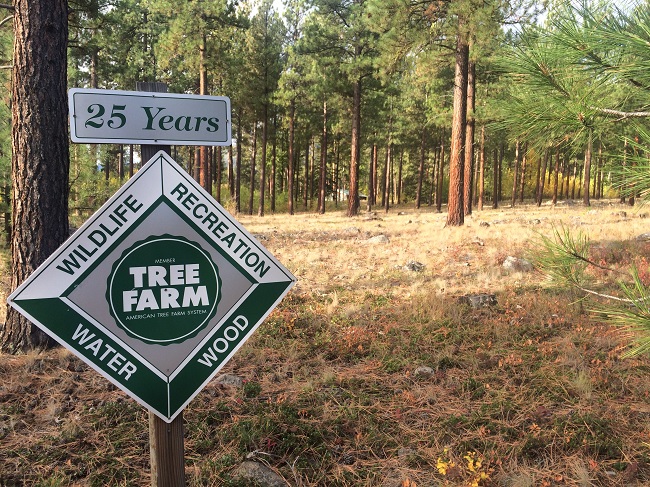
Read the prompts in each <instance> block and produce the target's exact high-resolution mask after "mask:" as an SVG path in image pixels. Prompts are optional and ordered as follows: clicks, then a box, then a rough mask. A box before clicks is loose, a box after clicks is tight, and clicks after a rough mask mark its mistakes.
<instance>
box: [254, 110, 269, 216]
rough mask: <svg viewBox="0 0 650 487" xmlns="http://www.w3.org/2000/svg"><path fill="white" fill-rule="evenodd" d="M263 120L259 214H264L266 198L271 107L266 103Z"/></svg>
mask: <svg viewBox="0 0 650 487" xmlns="http://www.w3.org/2000/svg"><path fill="white" fill-rule="evenodd" d="M262 117H263V118H264V119H263V120H262V160H261V161H260V205H259V208H258V209H257V216H264V198H265V197H266V145H267V144H268V140H269V107H268V105H266V104H265V105H264V113H263V114H262Z"/></svg>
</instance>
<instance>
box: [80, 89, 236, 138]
mask: <svg viewBox="0 0 650 487" xmlns="http://www.w3.org/2000/svg"><path fill="white" fill-rule="evenodd" d="M68 104H69V107H70V137H71V139H72V141H73V142H80V143H89V144H90V143H92V144H152V145H230V144H231V119H230V99H229V98H227V97H223V96H206V95H181V94H176V93H152V92H145V91H117V90H94V89H80V88H74V89H71V90H70V91H69V92H68Z"/></svg>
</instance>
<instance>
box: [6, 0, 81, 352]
mask: <svg viewBox="0 0 650 487" xmlns="http://www.w3.org/2000/svg"><path fill="white" fill-rule="evenodd" d="M13 17H14V54H13V63H14V69H13V72H12V104H11V116H12V130H11V140H12V151H13V152H12V159H11V165H12V179H13V198H12V210H13V225H12V237H11V252H12V261H11V270H12V274H11V289H12V290H13V289H15V288H16V287H17V286H18V285H19V284H21V283H22V282H23V281H24V280H25V279H26V278H27V277H28V276H29V275H30V274H31V273H32V272H33V271H34V270H35V269H36V268H37V267H38V266H39V265H40V264H41V263H43V261H44V260H45V259H46V258H47V257H48V256H49V255H50V254H51V253H52V252H54V251H55V250H56V249H57V248H58V247H59V246H60V245H61V244H62V243H63V242H64V241H65V240H66V239H67V238H68V233H69V227H68V194H69V189H68V179H69V175H68V174H69V169H70V154H69V148H68V120H67V119H68V103H67V96H66V90H67V79H66V69H67V43H68V2H67V0H14V12H13ZM53 344H54V342H53V341H52V339H51V338H50V337H48V336H47V335H46V334H45V333H43V332H41V331H40V330H39V329H38V328H36V327H35V326H33V325H32V324H31V323H30V322H29V320H27V318H24V317H23V316H22V315H21V314H20V313H18V312H17V311H16V310H14V309H13V308H11V307H8V309H7V318H6V322H5V324H4V325H0V350H2V351H3V352H7V353H22V352H26V351H28V350H31V349H43V348H47V347H49V346H51V345H53Z"/></svg>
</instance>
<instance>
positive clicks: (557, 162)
mask: <svg viewBox="0 0 650 487" xmlns="http://www.w3.org/2000/svg"><path fill="white" fill-rule="evenodd" d="M559 182H560V148H559V147H558V148H557V149H556V150H555V175H554V179H553V204H554V205H556V204H557V192H558V185H559Z"/></svg>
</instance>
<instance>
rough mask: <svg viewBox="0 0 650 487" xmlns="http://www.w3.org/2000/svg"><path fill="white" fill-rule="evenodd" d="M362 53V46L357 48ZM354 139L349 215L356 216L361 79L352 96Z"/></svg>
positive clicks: (351, 158) (351, 154) (351, 157)
mask: <svg viewBox="0 0 650 487" xmlns="http://www.w3.org/2000/svg"><path fill="white" fill-rule="evenodd" d="M355 49H356V50H358V51H359V52H358V55H361V47H360V46H357V47H356V48H355ZM352 98H353V99H352V140H351V142H350V144H351V146H352V147H351V149H350V151H351V152H350V188H349V194H348V216H356V215H357V214H358V212H359V211H358V210H359V164H360V159H361V79H358V80H356V82H355V83H354V94H353V97H352Z"/></svg>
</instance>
